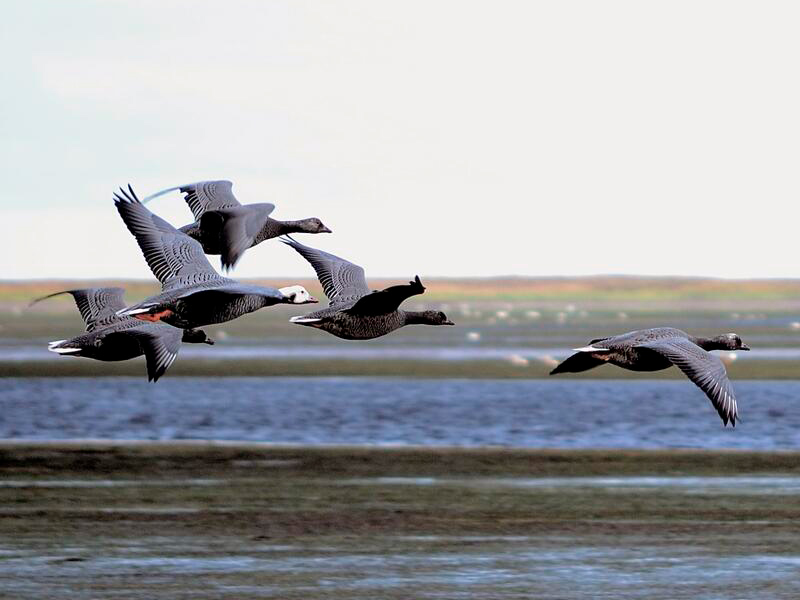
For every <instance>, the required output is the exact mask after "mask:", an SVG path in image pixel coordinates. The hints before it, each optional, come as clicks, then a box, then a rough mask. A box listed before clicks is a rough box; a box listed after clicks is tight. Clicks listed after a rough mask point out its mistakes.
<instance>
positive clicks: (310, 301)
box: [303, 296, 319, 304]
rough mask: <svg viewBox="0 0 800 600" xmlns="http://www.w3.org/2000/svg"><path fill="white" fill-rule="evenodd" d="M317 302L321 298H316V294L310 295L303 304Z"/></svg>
mask: <svg viewBox="0 0 800 600" xmlns="http://www.w3.org/2000/svg"><path fill="white" fill-rule="evenodd" d="M317 302H319V300H317V299H316V298H314V296H309V297H308V300H306V301H305V302H303V304H316V303H317Z"/></svg>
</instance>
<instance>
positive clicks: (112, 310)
mask: <svg viewBox="0 0 800 600" xmlns="http://www.w3.org/2000/svg"><path fill="white" fill-rule="evenodd" d="M61 294H71V295H72V297H73V299H74V300H75V304H76V305H77V307H78V311H79V312H80V314H81V318H82V319H83V322H84V323H86V331H94V330H95V329H102V328H103V327H107V326H108V325H111V324H112V323H114V322H117V321H119V320H120V318H119V317H118V316H117V314H116V313H117V311H118V310H121V309H123V308H125V300H124V299H123V296H124V295H125V290H124V289H122V288H119V287H102V288H81V289H76V290H64V291H63V292H56V293H54V294H48V295H47V296H42V297H41V298H37V299H36V300H34V301H33V302H31V304H30V305H31V306H33V305H34V304H36V303H37V302H40V301H42V300H46V299H47V298H52V297H54V296H60V295H61Z"/></svg>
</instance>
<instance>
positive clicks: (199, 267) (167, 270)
mask: <svg viewBox="0 0 800 600" xmlns="http://www.w3.org/2000/svg"><path fill="white" fill-rule="evenodd" d="M128 190H129V192H130V193H128V192H126V191H125V190H123V189H120V192H121V193H120V194H114V203H115V204H116V206H117V210H118V211H119V214H120V216H121V217H122V220H123V221H124V222H125V225H126V226H127V227H128V230H129V231H130V232H131V233H132V234H133V235H134V237H135V238H136V241H137V242H138V244H139V248H140V249H141V250H142V253H143V254H144V258H145V260H146V261H147V265H148V266H149V267H150V270H151V271H152V272H153V275H155V276H156V278H157V279H158V280H159V281H160V282H161V286H162V289H163V290H164V291H169V290H173V289H177V288H182V287H187V286H196V285H199V286H201V287H206V286H205V285H204V284H210V285H208V287H213V286H216V285H220V284H225V283H230V282H232V280H230V279H227V278H225V277H222V276H221V275H219V274H218V273H217V272H216V271H215V270H214V267H212V266H211V263H209V262H208V259H207V258H206V256H205V254H204V253H203V248H202V246H201V245H200V244H199V243H198V242H196V241H195V240H193V239H192V238H190V237H189V236H188V235H186V234H184V233H182V232H180V231H178V230H177V229H175V228H174V227H173V226H172V225H170V224H169V223H167V222H166V221H165V220H164V219H162V218H160V217H158V216H156V215H154V214H153V213H151V212H150V211H149V210H148V209H147V208H145V206H144V205H143V204H142V203H141V202H140V201H139V199H138V198H137V197H136V194H135V193H134V191H133V189H132V188H131V187H130V186H128Z"/></svg>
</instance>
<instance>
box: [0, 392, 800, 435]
mask: <svg viewBox="0 0 800 600" xmlns="http://www.w3.org/2000/svg"><path fill="white" fill-rule="evenodd" d="M734 385H735V388H736V390H737V394H738V400H739V409H740V413H741V415H742V419H743V422H742V423H741V424H740V425H738V426H737V427H736V428H735V429H731V428H730V427H728V428H724V427H723V426H722V422H721V421H720V420H719V417H718V416H717V414H716V412H715V411H714V410H713V408H712V406H711V404H710V402H709V401H708V400H707V399H706V397H705V396H704V395H703V393H702V392H701V391H700V390H698V389H697V388H696V387H695V386H693V385H692V384H691V383H690V382H688V381H625V380H619V381H616V380H612V381H609V380H598V381H592V380H584V381H576V380H562V381H549V380H545V381H543V380H526V381H508V380H502V381H501V380H479V381H476V380H462V379H425V380H405V379H394V378H363V377H359V378H308V377H307V378H285V377H276V378H255V377H243V378H205V377H185V378H184V377H174V378H170V377H166V378H164V379H162V380H161V381H160V382H158V383H157V384H155V385H154V384H149V383H147V382H145V381H143V380H142V379H141V378H138V377H137V378H126V377H109V378H72V377H69V378H6V379H1V380H0V438H17V439H71V438H110V439H161V440H169V439H221V440H247V441H262V442H273V443H298V444H423V445H424V444H434V445H461V446H481V445H501V446H520V447H560V448H588V447H630V448H663V447H701V448H752V449H791V448H800V409H798V399H800V382H797V381H736V382H735V384H734Z"/></svg>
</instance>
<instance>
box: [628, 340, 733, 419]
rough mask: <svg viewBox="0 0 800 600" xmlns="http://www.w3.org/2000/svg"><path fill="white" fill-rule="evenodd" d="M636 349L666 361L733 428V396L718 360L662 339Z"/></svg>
mask: <svg viewBox="0 0 800 600" xmlns="http://www.w3.org/2000/svg"><path fill="white" fill-rule="evenodd" d="M635 347H636V348H648V349H650V350H653V351H655V352H658V353H659V354H661V355H662V356H663V357H665V358H667V359H668V360H669V361H670V362H671V363H672V364H674V365H675V366H676V367H678V368H679V369H680V370H681V371H683V372H684V374H685V375H686V376H687V377H688V378H689V379H691V380H692V382H693V383H694V384H695V385H696V386H697V387H699V388H700V389H701V390H703V391H704V392H705V393H706V396H708V398H709V399H710V400H711V403H712V404H713V405H714V408H716V409H717V412H718V413H719V416H720V417H721V418H722V422H723V423H724V424H725V425H727V424H728V421H730V422H731V425H733V426H734V427H735V426H736V419H737V417H738V411H737V407H736V396H735V395H734V393H733V386H731V382H730V380H729V379H728V373H727V372H726V371H725V365H723V364H722V361H721V360H720V359H719V357H718V356H714V355H713V354H710V353H709V352H706V351H705V350H703V349H702V348H701V347H700V346H698V345H696V344H694V343H693V342H691V341H689V340H687V339H684V338H670V339H661V340H657V341H653V342H646V343H643V344H636V346H635Z"/></svg>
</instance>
